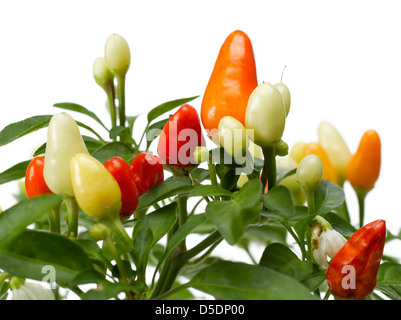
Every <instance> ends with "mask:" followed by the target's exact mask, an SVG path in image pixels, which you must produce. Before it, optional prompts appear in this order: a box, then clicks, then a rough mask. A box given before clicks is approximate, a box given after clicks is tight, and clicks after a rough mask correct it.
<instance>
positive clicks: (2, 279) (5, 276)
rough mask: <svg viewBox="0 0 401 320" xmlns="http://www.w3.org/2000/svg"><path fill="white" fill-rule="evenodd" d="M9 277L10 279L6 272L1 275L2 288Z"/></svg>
mask: <svg viewBox="0 0 401 320" xmlns="http://www.w3.org/2000/svg"><path fill="white" fill-rule="evenodd" d="M9 277H10V275H9V274H8V273H6V272H3V273H2V274H0V288H1V286H2V285H3V282H4V281H6V280H7V279H8V278H9Z"/></svg>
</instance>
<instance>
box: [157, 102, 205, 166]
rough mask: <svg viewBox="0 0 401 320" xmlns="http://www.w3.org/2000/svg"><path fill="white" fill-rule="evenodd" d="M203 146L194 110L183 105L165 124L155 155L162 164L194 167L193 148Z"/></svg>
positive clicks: (196, 114) (200, 130) (187, 105)
mask: <svg viewBox="0 0 401 320" xmlns="http://www.w3.org/2000/svg"><path fill="white" fill-rule="evenodd" d="M205 144H206V143H205V139H204V137H203V134H202V128H201V125H200V121H199V116H198V113H197V111H196V109H195V108H194V107H192V106H190V105H189V104H184V105H183V106H181V107H180V108H179V109H178V111H177V112H176V113H175V114H174V115H172V116H171V118H170V119H169V120H168V121H167V123H166V124H165V126H164V128H163V131H162V133H161V135H160V138H159V144H158V147H157V153H158V155H159V157H160V159H161V162H162V164H165V165H169V166H170V165H172V166H175V167H184V168H187V167H194V166H197V165H198V163H197V162H196V161H195V159H194V156H193V153H194V151H195V148H196V147H198V146H204V145H205Z"/></svg>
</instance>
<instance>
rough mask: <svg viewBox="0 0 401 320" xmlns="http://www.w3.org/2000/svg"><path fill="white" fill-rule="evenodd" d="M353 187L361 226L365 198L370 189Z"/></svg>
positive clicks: (361, 225)
mask: <svg viewBox="0 0 401 320" xmlns="http://www.w3.org/2000/svg"><path fill="white" fill-rule="evenodd" d="M354 189H355V192H356V196H357V198H358V205H359V228H362V227H363V224H364V218H365V198H366V195H367V194H368V192H369V191H370V190H364V189H360V188H354Z"/></svg>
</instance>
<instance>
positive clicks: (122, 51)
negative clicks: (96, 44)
mask: <svg viewBox="0 0 401 320" xmlns="http://www.w3.org/2000/svg"><path fill="white" fill-rule="evenodd" d="M104 57H105V59H106V61H107V65H108V66H109V69H110V71H111V72H112V73H114V74H115V75H116V76H119V77H121V76H125V74H126V73H127V71H128V69H129V66H130V64H131V52H130V49H129V46H128V43H127V41H126V40H125V39H124V38H123V37H121V36H120V35H118V34H112V35H111V36H110V37H109V38H108V39H107V41H106V45H105V49H104Z"/></svg>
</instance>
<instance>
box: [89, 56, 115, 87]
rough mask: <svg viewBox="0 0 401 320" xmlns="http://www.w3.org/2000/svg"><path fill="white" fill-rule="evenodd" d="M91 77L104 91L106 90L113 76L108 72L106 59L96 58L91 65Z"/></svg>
mask: <svg viewBox="0 0 401 320" xmlns="http://www.w3.org/2000/svg"><path fill="white" fill-rule="evenodd" d="M93 77H94V78H95V81H96V83H97V84H98V85H99V86H100V87H102V88H103V89H104V90H106V91H107V90H108V89H109V87H110V83H112V82H113V80H114V75H113V73H112V72H111V71H110V69H109V67H108V65H107V61H106V59H104V58H103V57H99V58H97V59H96V60H95V61H94V63H93Z"/></svg>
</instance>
